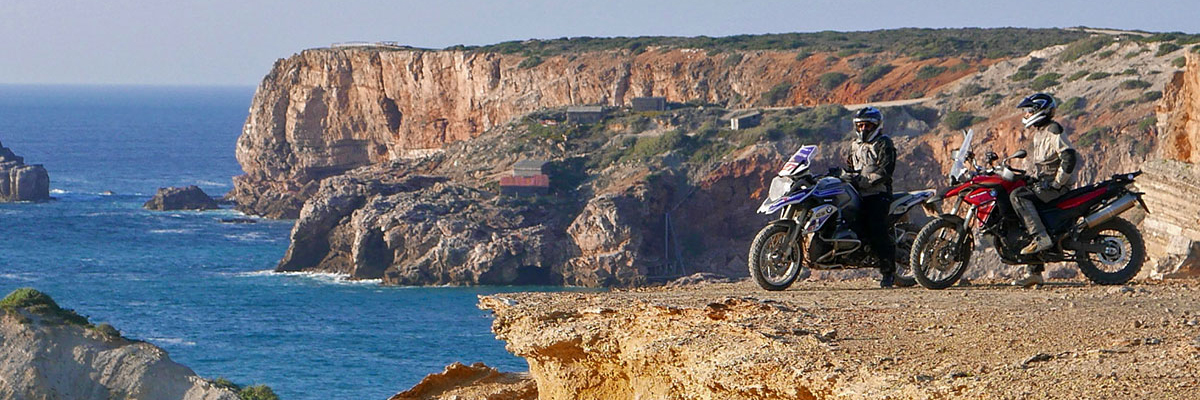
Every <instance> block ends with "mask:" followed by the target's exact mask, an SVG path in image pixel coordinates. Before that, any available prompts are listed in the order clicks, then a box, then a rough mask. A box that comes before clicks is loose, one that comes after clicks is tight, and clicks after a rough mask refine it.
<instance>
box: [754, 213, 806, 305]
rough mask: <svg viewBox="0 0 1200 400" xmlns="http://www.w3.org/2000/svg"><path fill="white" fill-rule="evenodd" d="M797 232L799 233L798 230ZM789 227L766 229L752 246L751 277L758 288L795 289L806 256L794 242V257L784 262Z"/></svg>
mask: <svg viewBox="0 0 1200 400" xmlns="http://www.w3.org/2000/svg"><path fill="white" fill-rule="evenodd" d="M795 229H799V228H798V227H797V228H795ZM787 238H788V227H787V226H784V225H779V224H772V225H767V226H766V227H764V228H762V230H760V231H758V235H756V236H754V241H753V242H751V244H750V257H749V258H750V259H749V261H748V262H747V265H748V266H749V267H750V276H751V277H753V278H754V282H756V283H758V286H759V287H761V288H763V289H766V290H771V291H776V290H784V289H787V288H788V287H789V286H792V282H795V281H796V277H798V276H799V275H800V270H801V269H802V268H803V266H802V265H801V260H803V258H804V257H803V253H801V250H800V244H799V243H797V242H798V241H793V242H792V243H791V244H790V245H791V247H792V255H791V257H788V259H786V260H785V259H784V256H783V254H784V253H785V252H786V250H787V247H786V244H785V243H784V242H786V241H787Z"/></svg>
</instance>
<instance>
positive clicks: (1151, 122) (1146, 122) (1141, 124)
mask: <svg viewBox="0 0 1200 400" xmlns="http://www.w3.org/2000/svg"><path fill="white" fill-rule="evenodd" d="M1157 124H1158V118H1154V117H1147V118H1146V119H1143V120H1141V121H1138V124H1137V129H1138V131H1140V132H1146V131H1150V130H1152V129H1154V127H1155V125H1157Z"/></svg>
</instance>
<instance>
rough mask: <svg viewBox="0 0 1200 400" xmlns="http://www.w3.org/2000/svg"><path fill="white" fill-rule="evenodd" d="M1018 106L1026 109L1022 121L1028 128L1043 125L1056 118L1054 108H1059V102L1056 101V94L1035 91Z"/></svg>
mask: <svg viewBox="0 0 1200 400" xmlns="http://www.w3.org/2000/svg"><path fill="white" fill-rule="evenodd" d="M1017 108H1020V109H1022V110H1025V117H1024V118H1021V123H1023V124H1025V127H1026V128H1028V127H1031V126H1034V125H1041V124H1042V123H1044V122H1046V121H1048V120H1049V119H1050V118H1054V109H1055V108H1058V102H1057V101H1054V96H1051V95H1048V94H1045V93H1034V94H1033V95H1030V96H1029V97H1026V98H1025V99H1024V100H1021V104H1017Z"/></svg>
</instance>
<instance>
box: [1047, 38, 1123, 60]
mask: <svg viewBox="0 0 1200 400" xmlns="http://www.w3.org/2000/svg"><path fill="white" fill-rule="evenodd" d="M1109 43H1112V37H1110V36H1108V35H1100V36H1093V37H1090V38H1087V39H1083V40H1078V41H1075V42H1074V43H1071V44H1069V45H1067V48H1066V49H1064V50H1063V52H1062V53H1061V54H1059V56H1058V59H1059V60H1062V61H1064V62H1070V61H1075V60H1078V59H1079V58H1080V57H1083V56H1086V55H1088V54H1092V53H1094V52H1096V50H1100V49H1103V48H1104V46H1108V44H1109Z"/></svg>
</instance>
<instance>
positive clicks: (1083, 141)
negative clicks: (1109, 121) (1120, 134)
mask: <svg viewBox="0 0 1200 400" xmlns="http://www.w3.org/2000/svg"><path fill="white" fill-rule="evenodd" d="M1111 131H1112V129H1111V128H1109V127H1107V126H1097V127H1095V128H1092V129H1089V130H1088V131H1087V132H1084V133H1083V134H1082V135H1079V145H1080V146H1083V147H1092V146H1093V145H1095V144H1096V142H1098V141H1099V140H1100V138H1101V137H1104V136H1107V135H1108V134H1109V133H1110V132H1111Z"/></svg>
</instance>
